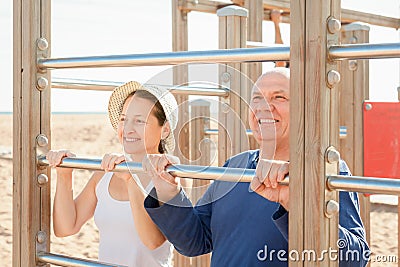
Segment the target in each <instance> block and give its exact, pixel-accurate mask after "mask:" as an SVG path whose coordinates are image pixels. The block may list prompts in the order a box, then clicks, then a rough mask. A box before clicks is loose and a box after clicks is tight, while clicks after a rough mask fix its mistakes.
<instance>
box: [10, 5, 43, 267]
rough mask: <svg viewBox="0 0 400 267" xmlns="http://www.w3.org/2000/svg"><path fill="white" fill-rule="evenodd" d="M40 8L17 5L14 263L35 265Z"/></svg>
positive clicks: (38, 219)
mask: <svg viewBox="0 0 400 267" xmlns="http://www.w3.org/2000/svg"><path fill="white" fill-rule="evenodd" d="M40 8H41V5H40V1H33V2H26V3H25V2H24V4H22V2H15V4H14V15H15V17H14V113H13V125H14V126H13V127H14V130H15V132H14V133H13V135H14V138H13V139H14V141H13V145H14V148H13V156H14V161H13V172H14V174H13V175H14V189H13V191H14V195H13V227H14V228H13V234H14V236H13V240H14V241H13V266H35V265H36V259H35V254H36V253H35V252H36V243H35V241H36V234H37V232H38V231H39V230H40V229H41V214H40V208H41V198H40V188H39V187H38V186H37V183H36V175H37V173H36V159H35V156H36V151H35V143H36V136H37V135H38V133H39V132H40V93H39V91H37V90H36V89H35V87H36V71H37V70H36V41H37V39H38V38H39V36H40V28H39V27H40V25H41V21H40V18H41V9H40ZM45 230H46V229H45Z"/></svg>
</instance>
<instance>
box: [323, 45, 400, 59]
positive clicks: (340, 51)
mask: <svg viewBox="0 0 400 267" xmlns="http://www.w3.org/2000/svg"><path fill="white" fill-rule="evenodd" d="M329 57H330V58H331V59H332V60H341V59H377V58H400V43H385V44H346V45H332V46H331V47H329Z"/></svg>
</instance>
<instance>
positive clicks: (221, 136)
mask: <svg viewBox="0 0 400 267" xmlns="http://www.w3.org/2000/svg"><path fill="white" fill-rule="evenodd" d="M218 16H219V29H220V33H219V37H220V39H219V48H220V49H227V48H228V49H229V48H239V47H245V45H246V39H247V32H246V30H247V27H246V23H247V11H246V10H244V9H242V8H237V7H232V8H231V7H225V8H223V9H220V10H219V11H218ZM244 69H245V67H244V66H243V64H240V63H230V64H225V65H220V67H219V75H220V84H221V85H223V86H228V87H229V88H230V89H231V93H230V94H229V96H228V97H225V98H220V112H219V123H220V124H219V132H218V146H219V149H218V163H219V164H220V165H221V164H223V163H224V162H225V161H226V160H227V158H228V157H230V156H232V155H234V154H237V153H239V152H241V151H243V150H247V149H248V148H249V146H248V137H247V135H246V131H245V130H246V128H247V127H246V125H247V124H246V121H247V116H246V114H247V110H248V106H247V103H248V100H249V96H248V94H249V92H248V89H247V88H248V83H247V81H246V80H247V79H246V78H245V77H244V75H243V74H242V73H243V72H244ZM224 75H225V76H227V77H228V79H226V80H224V78H223V77H224ZM243 100H244V101H243Z"/></svg>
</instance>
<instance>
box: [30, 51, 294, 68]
mask: <svg viewBox="0 0 400 267" xmlns="http://www.w3.org/2000/svg"><path fill="white" fill-rule="evenodd" d="M289 52H290V48H289V46H283V47H267V48H240V49H219V50H209V51H183V52H168V53H151V54H131V55H113V56H92V57H73V58H40V59H38V64H37V65H38V67H39V68H40V69H42V70H43V69H62V68H83V67H85V68H91V67H92V68H93V67H134V66H162V65H178V64H182V63H231V62H261V61H289V57H290V56H289Z"/></svg>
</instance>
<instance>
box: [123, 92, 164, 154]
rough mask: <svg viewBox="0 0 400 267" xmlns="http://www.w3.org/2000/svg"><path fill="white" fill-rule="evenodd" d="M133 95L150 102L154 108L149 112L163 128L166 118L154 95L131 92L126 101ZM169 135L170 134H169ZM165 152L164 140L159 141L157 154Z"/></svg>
mask: <svg viewBox="0 0 400 267" xmlns="http://www.w3.org/2000/svg"><path fill="white" fill-rule="evenodd" d="M133 95H136V96H137V97H139V98H142V99H147V100H150V101H151V102H152V103H154V106H153V108H152V110H151V112H152V113H153V115H154V116H155V117H156V118H157V121H158V125H159V126H163V125H164V123H165V122H166V121H167V116H166V115H165V112H164V109H163V107H162V106H161V104H160V101H158V99H157V97H155V96H154V95H152V94H151V93H149V92H147V91H145V90H137V91H135V92H132V93H131V94H130V95H129V96H128V97H127V98H126V99H128V98H130V97H131V96H133ZM126 99H125V101H126ZM170 134H172V133H170ZM166 151H167V150H166V149H165V143H164V140H163V139H161V140H160V143H159V144H158V152H160V153H161V154H164V153H166Z"/></svg>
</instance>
